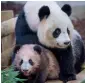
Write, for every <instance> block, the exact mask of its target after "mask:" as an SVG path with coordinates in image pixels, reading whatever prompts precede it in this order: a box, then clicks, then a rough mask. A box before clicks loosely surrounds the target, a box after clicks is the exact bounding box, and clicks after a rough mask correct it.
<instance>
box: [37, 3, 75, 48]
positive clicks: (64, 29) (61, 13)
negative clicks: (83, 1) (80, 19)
mask: <svg viewBox="0 0 85 83" xmlns="http://www.w3.org/2000/svg"><path fill="white" fill-rule="evenodd" d="M56 5H57V4H56ZM56 5H55V4H54V6H53V7H51V6H50V5H49V6H42V7H41V8H40V10H39V13H38V14H39V18H40V21H41V22H40V24H39V26H38V33H37V35H38V38H39V41H40V42H41V43H42V44H43V45H46V46H48V47H51V48H54V47H57V48H66V47H68V46H69V45H70V44H71V39H72V32H73V30H74V27H73V24H72V22H71V20H70V18H69V16H70V14H71V7H70V6H69V5H64V6H63V7H62V8H61V9H59V8H58V7H56ZM55 8H57V9H55Z"/></svg>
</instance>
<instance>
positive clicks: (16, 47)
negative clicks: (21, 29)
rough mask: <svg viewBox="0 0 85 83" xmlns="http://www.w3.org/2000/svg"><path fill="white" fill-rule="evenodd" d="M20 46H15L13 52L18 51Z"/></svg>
mask: <svg viewBox="0 0 85 83" xmlns="http://www.w3.org/2000/svg"><path fill="white" fill-rule="evenodd" d="M20 48H21V46H20V45H17V46H15V48H14V50H13V52H14V53H17V52H18V51H19V49H20Z"/></svg>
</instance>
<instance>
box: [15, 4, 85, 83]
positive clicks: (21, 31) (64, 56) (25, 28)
mask: <svg viewBox="0 0 85 83" xmlns="http://www.w3.org/2000/svg"><path fill="white" fill-rule="evenodd" d="M66 7H69V8H65V6H64V7H63V8H62V10H63V11H64V12H66V13H67V15H68V16H69V15H70V14H71V9H70V6H68V5H66ZM69 9H70V11H68V10H69ZM56 11H57V9H56ZM49 14H50V12H46V15H49ZM39 16H40V20H41V19H42V18H43V17H44V16H43V13H42V14H39ZM47 17H48V16H47ZM15 34H16V45H17V44H21V45H23V44H39V45H41V46H43V47H45V48H47V49H49V50H50V51H52V52H53V53H54V54H55V57H56V59H58V61H59V65H60V71H61V72H60V80H63V81H69V80H75V79H76V75H75V74H76V73H75V72H77V73H79V72H80V71H81V65H82V64H83V62H84V59H85V56H84V46H83V44H82V42H81V41H80V40H79V41H77V40H76V42H77V43H80V48H81V51H82V52H81V54H80V55H81V56H79V57H77V56H75V57H74V56H73V54H72V46H71V45H70V46H69V47H68V48H65V49H59V48H48V47H46V46H45V45H42V44H41V43H40V42H39V40H38V37H37V34H36V32H33V31H32V30H31V29H30V28H29V25H28V24H27V22H26V18H25V13H24V11H22V12H21V13H20V14H19V16H18V20H17V23H16V28H15ZM56 54H57V55H58V56H56ZM75 58H76V64H74V59H75ZM74 65H75V68H74ZM75 69H76V70H75Z"/></svg>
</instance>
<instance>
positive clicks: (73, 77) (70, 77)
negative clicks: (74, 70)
mask: <svg viewBox="0 0 85 83" xmlns="http://www.w3.org/2000/svg"><path fill="white" fill-rule="evenodd" d="M59 79H60V80H62V81H63V83H66V82H68V81H71V80H76V75H59Z"/></svg>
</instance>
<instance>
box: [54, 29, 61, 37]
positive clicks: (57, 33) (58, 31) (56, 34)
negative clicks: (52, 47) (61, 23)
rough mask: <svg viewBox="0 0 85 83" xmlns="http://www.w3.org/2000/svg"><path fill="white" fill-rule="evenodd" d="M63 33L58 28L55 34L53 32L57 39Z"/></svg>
mask: <svg viewBox="0 0 85 83" xmlns="http://www.w3.org/2000/svg"><path fill="white" fill-rule="evenodd" d="M60 33H61V30H60V29H59V28H57V29H56V30H55V31H54V32H53V37H54V38H57V37H58V36H59V35H60Z"/></svg>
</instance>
